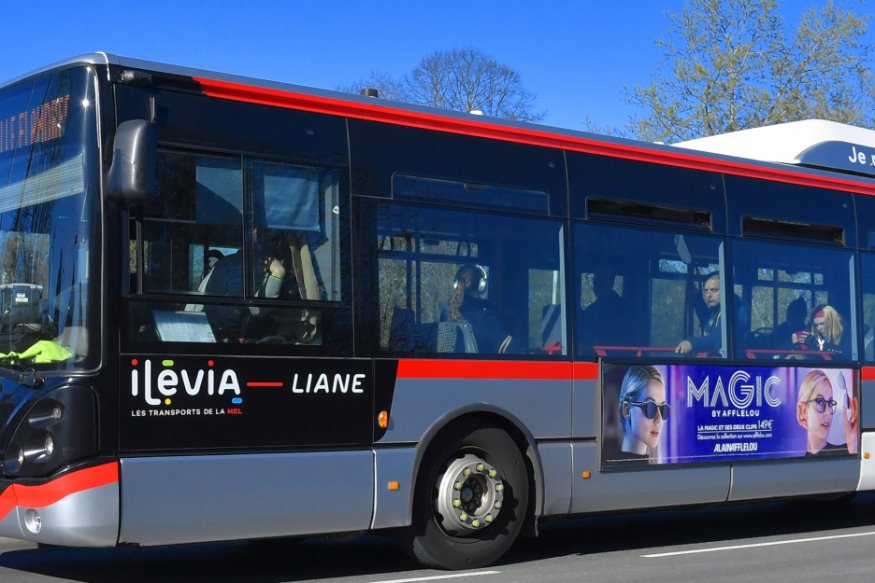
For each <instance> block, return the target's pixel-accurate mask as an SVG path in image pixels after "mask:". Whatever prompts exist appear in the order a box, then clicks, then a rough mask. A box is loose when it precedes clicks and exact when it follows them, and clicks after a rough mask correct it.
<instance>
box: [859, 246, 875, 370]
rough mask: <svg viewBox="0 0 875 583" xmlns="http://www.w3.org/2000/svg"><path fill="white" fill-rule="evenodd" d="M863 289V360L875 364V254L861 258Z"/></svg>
mask: <svg viewBox="0 0 875 583" xmlns="http://www.w3.org/2000/svg"><path fill="white" fill-rule="evenodd" d="M860 259H861V269H860V282H861V284H862V287H863V290H862V291H863V332H862V334H863V360H865V361H866V362H870V363H871V362H875V254H872V253H863V254H861V256H860Z"/></svg>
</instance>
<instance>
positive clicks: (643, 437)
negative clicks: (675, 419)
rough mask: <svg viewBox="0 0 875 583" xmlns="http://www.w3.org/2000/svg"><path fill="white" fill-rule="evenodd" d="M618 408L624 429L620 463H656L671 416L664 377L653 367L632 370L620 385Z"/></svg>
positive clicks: (632, 368)
mask: <svg viewBox="0 0 875 583" xmlns="http://www.w3.org/2000/svg"><path fill="white" fill-rule="evenodd" d="M618 404H619V408H620V420H621V423H622V425H623V444H622V446H621V447H620V454H619V456H618V457H619V459H624V460H638V461H647V462H651V461H655V460H656V459H657V455H658V446H659V437H660V435H662V427H663V424H664V423H665V422H667V421H668V415H669V405H668V403H666V401H665V382H664V381H663V380H662V374H660V372H659V371H658V370H656V369H655V368H654V367H652V366H633V367H630V368H629V370H628V371H626V375H625V376H624V377H623V383H622V384H621V385H620V395H619V398H618Z"/></svg>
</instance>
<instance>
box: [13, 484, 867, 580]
mask: <svg viewBox="0 0 875 583" xmlns="http://www.w3.org/2000/svg"><path fill="white" fill-rule="evenodd" d="M873 547H875V494H869V493H867V494H861V495H859V496H858V497H857V498H855V499H854V500H852V501H850V502H847V501H846V502H830V501H825V500H805V501H794V502H786V503H784V502H781V503H778V502H775V503H766V504H746V505H735V506H723V507H715V508H708V509H699V510H682V511H663V512H653V513H636V514H626V515H616V516H597V517H587V518H579V519H569V520H562V521H557V522H552V523H549V524H546V525H544V526H543V528H542V531H541V536H540V537H538V538H536V539H528V540H523V541H521V542H520V543H519V544H518V545H517V546H516V547H515V548H514V549H513V550H512V551H511V552H510V553H509V554H508V556H507V557H505V559H503V560H502V561H500V562H499V563H498V564H496V565H494V566H492V567H488V568H485V569H478V570H476V571H466V572H446V571H434V570H430V569H421V568H419V567H418V565H417V564H416V563H414V562H413V561H411V560H410V559H408V558H407V557H406V556H404V555H403V554H402V553H400V552H399V551H398V550H397V549H396V548H395V547H394V546H393V545H392V543H391V541H390V540H389V539H387V538H383V537H377V536H362V537H357V538H353V539H350V540H331V539H321V540H307V541H298V542H293V541H282V542H280V541H274V542H269V543H266V542H261V543H254V542H234V543H216V544H203V545H186V546H176V547H163V548H120V549H97V550H94V549H58V548H40V549H38V548H36V547H35V546H34V545H32V544H27V543H21V542H17V541H12V540H9V539H0V582H2V583H19V582H29V583H30V582H47V581H53V582H57V581H83V582H93V583H109V582H113V583H115V582H117V581H125V582H128V581H131V582H139V581H144V582H145V581H148V582H159V583H172V582H176V581H186V582H190V581H210V582H219V583H223V582H232V581H233V582H252V583H281V582H286V581H289V582H291V581H296V582H297V581H314V582H316V581H318V582H323V583H324V582H329V581H331V582H335V581H336V582H343V583H352V582H355V583H389V582H392V583H402V582H403V583H414V582H418V581H426V582H427V581H446V582H449V583H454V582H460V583H468V582H474V583H492V582H495V583H515V582H520V583H523V582H525V583H528V582H532V583H534V582H542V581H549V582H574V583H587V582H617V583H620V582H622V583H627V582H635V583H640V582H671V583H683V582H700V581H709V582H733V583H736V582H738V583H740V582H744V583H752V582H756V583H769V582H781V583H783V582H786V581H794V582H803V581H824V580H825V581H831V582H832V581H834V582H836V583H839V582H840V583H854V582H861V583H862V582H865V583H871V582H872V581H875V553H873V552H872V549H873Z"/></svg>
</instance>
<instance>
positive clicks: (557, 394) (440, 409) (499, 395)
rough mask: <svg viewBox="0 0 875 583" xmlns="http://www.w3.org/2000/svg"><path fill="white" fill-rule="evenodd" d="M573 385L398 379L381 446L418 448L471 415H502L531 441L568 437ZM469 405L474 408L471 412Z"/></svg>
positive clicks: (541, 381)
mask: <svg viewBox="0 0 875 583" xmlns="http://www.w3.org/2000/svg"><path fill="white" fill-rule="evenodd" d="M570 403H571V382H570V380H552V379H428V378H401V377H400V376H399V378H398V380H397V381H396V384H395V394H394V396H393V402H392V423H391V424H390V426H389V429H388V431H386V434H385V435H384V436H383V438H382V439H380V441H379V443H381V444H388V443H416V442H419V441H420V440H421V439H422V438H423V437H424V436H425V434H426V433H427V432H428V431H429V429H431V428H433V427H434V426H435V425H441V424H443V423H445V422H447V421H450V420H451V418H452V417H453V416H455V415H458V414H461V413H463V412H465V411H471V410H480V411H483V410H488V409H492V410H501V411H505V412H507V413H508V414H509V415H510V416H512V417H514V418H516V419H518V420H519V421H520V422H521V423H522V425H523V427H521V428H520V429H522V430H523V431H525V432H528V433H529V434H530V435H531V436H532V437H533V438H535V439H549V438H566V439H567V438H568V436H569V435H570V434H571V411H570V406H569V405H570ZM472 405H473V406H474V407H473V408H472Z"/></svg>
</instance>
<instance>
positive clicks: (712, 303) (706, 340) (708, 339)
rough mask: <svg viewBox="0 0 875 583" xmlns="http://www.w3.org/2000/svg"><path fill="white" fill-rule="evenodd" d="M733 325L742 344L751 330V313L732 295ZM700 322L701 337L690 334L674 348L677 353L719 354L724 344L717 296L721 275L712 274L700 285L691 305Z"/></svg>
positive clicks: (737, 338)
mask: <svg viewBox="0 0 875 583" xmlns="http://www.w3.org/2000/svg"><path fill="white" fill-rule="evenodd" d="M735 300H736V301H735V302H734V305H735V314H734V318H733V321H734V328H733V331H734V332H735V341H736V343H738V344H739V345H741V344H744V342H745V339H746V338H747V334H748V332H749V331H750V315H748V313H747V309H746V308H745V307H744V304H743V303H742V301H741V298H739V297H736V298H735ZM694 307H695V309H696V314H697V315H698V317H699V322H701V324H702V334H701V336H691V337H690V338H687V339H686V340H681V342H680V343H679V344H678V345H677V347H675V352H676V353H677V354H689V353H691V352H693V353H698V352H707V353H718V352H720V350H721V349H722V347H723V321H722V320H723V309H722V307H723V306H722V301H721V298H720V274H719V273H711V274H709V275H708V276H707V277H706V279H705V283H704V285H702V297H701V298H700V299H698V301H696V303H695V304H694Z"/></svg>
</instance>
